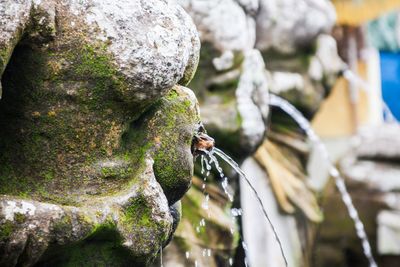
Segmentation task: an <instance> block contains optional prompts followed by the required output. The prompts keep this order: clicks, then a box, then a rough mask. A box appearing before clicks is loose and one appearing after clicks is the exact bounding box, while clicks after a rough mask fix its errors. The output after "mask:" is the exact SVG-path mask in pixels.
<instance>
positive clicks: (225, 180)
mask: <svg viewBox="0 0 400 267" xmlns="http://www.w3.org/2000/svg"><path fill="white" fill-rule="evenodd" d="M214 154H215V155H217V156H219V157H220V158H221V159H222V160H224V161H225V162H226V163H227V164H229V166H231V167H232V168H233V169H234V170H235V171H236V172H237V173H238V174H239V176H240V177H241V178H242V179H244V180H245V181H246V183H247V184H248V186H249V187H250V188H251V190H252V191H253V193H254V196H255V197H256V199H257V201H258V203H259V207H260V209H261V210H262V212H263V215H264V218H265V219H266V221H267V222H268V224H269V225H270V227H271V229H272V232H273V233H274V237H275V240H276V242H277V243H278V245H279V249H280V251H281V254H282V258H283V260H284V261H285V266H288V262H287V258H286V256H285V253H284V251H283V247H282V243H281V241H280V239H279V236H278V233H277V231H276V229H275V227H274V225H273V223H272V221H271V219H270V217H269V216H268V213H267V211H266V209H265V207H264V205H263V203H262V200H261V198H260V196H259V195H258V193H257V190H256V189H255V188H254V186H253V184H252V183H251V181H250V180H249V178H248V177H247V176H246V174H245V173H244V172H243V171H242V170H241V169H240V167H239V165H238V164H237V163H236V162H235V161H234V160H233V159H232V158H231V157H229V156H228V155H226V154H225V153H224V152H223V151H222V150H220V149H218V148H216V147H215V148H213V150H212V151H211V152H210V153H208V154H207V155H208V157H209V158H210V161H209V163H208V165H210V164H211V163H214V166H215V168H216V169H217V171H218V172H219V174H220V177H221V178H222V182H221V185H222V188H223V189H224V192H225V194H226V195H227V196H228V198H229V200H230V201H231V202H232V201H233V196H232V194H231V193H230V192H229V189H228V178H227V177H226V176H225V175H224V173H223V170H222V168H221V167H220V165H219V162H218V159H217V158H216V156H215V155H214ZM202 160H204V157H203V158H202ZM204 161H205V162H207V160H204ZM234 213H235V211H234ZM236 214H237V215H238V216H240V215H241V212H239V213H236ZM246 247H247V246H246V243H244V242H243V249H244V251H245V252H246ZM245 264H246V266H247V265H248V261H247V258H245Z"/></svg>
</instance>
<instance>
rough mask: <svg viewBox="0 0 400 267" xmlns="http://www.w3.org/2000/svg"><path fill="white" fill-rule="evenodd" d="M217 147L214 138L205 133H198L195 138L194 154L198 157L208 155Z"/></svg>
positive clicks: (193, 144)
mask: <svg viewBox="0 0 400 267" xmlns="http://www.w3.org/2000/svg"><path fill="white" fill-rule="evenodd" d="M214 146H215V141H214V139H213V138H212V137H210V136H208V135H207V134H205V133H198V134H196V135H195V136H194V137H193V143H192V153H193V154H194V155H195V156H196V155H200V154H203V155H205V154H208V153H209V152H210V151H211V150H212V149H213V148H214Z"/></svg>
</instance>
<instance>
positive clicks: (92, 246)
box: [0, 0, 200, 266]
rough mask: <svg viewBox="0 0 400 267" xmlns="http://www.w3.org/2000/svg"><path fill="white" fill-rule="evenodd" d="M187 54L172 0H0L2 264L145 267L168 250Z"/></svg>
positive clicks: (191, 38)
mask: <svg viewBox="0 0 400 267" xmlns="http://www.w3.org/2000/svg"><path fill="white" fill-rule="evenodd" d="M199 48H200V42H199V38H198V35H197V31H196V28H195V26H194V25H193V23H192V20H191V18H190V17H189V16H188V15H187V14H186V13H185V11H184V10H183V9H182V8H181V7H180V6H178V5H177V4H176V3H175V1H162V0H146V1H129V0H122V1H118V3H115V2H112V1H106V0H84V1H75V0H42V1H40V0H18V1H15V0H0V75H1V78H2V79H1V84H2V99H1V101H0V128H1V130H0V193H1V194H2V195H1V196H0V265H1V266H15V265H23V266H30V265H34V264H36V263H38V264H47V265H51V266H57V265H59V264H61V263H63V264H64V263H68V264H72V265H74V264H75V265H85V263H88V262H89V263H90V264H100V265H101V264H105V265H109V264H111V263H112V264H113V265H114V266H115V265H122V266H123V265H126V264H130V265H131V264H134V263H135V264H138V265H141V264H143V265H146V264H148V262H149V261H151V260H152V258H154V256H155V255H156V254H157V251H158V250H159V249H160V248H161V247H162V246H164V245H166V243H167V242H168V241H169V240H170V237H171V235H172V233H173V231H174V230H175V229H174V228H176V223H177V221H178V220H179V216H180V215H179V212H177V209H176V207H175V206H174V205H176V204H175V203H177V201H179V199H180V198H181V197H182V196H183V194H184V193H185V192H186V191H187V189H188V188H189V186H190V183H191V177H192V174H193V156H192V152H191V143H192V139H193V136H194V135H195V134H196V132H197V131H198V128H199V125H198V123H199V120H200V119H199V112H198V106H197V100H196V97H195V96H194V94H193V93H192V92H191V91H190V90H189V89H187V88H185V87H183V86H180V85H178V84H182V85H184V84H186V83H188V82H189V81H190V79H191V77H192V76H193V74H194V72H195V69H196V67H197V61H198V53H199ZM170 207H171V208H170Z"/></svg>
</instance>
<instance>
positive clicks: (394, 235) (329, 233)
mask: <svg viewBox="0 0 400 267" xmlns="http://www.w3.org/2000/svg"><path fill="white" fill-rule="evenodd" d="M399 134H400V127H399V126H398V125H397V124H385V125H381V126H380V127H376V128H374V129H372V128H368V129H363V132H361V133H360V134H359V135H358V136H357V137H358V142H356V143H355V144H356V145H355V146H354V148H353V149H352V150H351V151H350V152H349V153H348V154H347V155H346V156H345V157H344V158H343V159H341V160H340V162H339V167H340V170H341V172H342V173H343V175H344V176H345V177H346V184H347V186H348V189H349V192H350V194H351V196H352V199H353V201H354V203H355V204H354V205H355V206H356V207H357V210H358V212H359V214H360V218H361V220H362V221H363V222H364V223H365V225H364V226H365V229H366V232H367V235H368V238H369V240H370V241H371V244H372V251H373V253H374V255H375V256H376V260H377V263H378V265H379V266H395V265H396V264H397V262H399V258H400V250H399V246H398V244H399V242H400V239H399V228H398V216H399V215H398V214H399V211H400V194H399V190H400V183H399V175H400V164H399V150H398V147H399V144H400V142H399V138H398V136H399ZM330 191H331V192H330V193H328V194H327V196H326V199H325V201H324V203H323V206H324V210H325V214H326V218H325V220H324V222H323V224H322V225H321V229H320V231H319V232H320V238H318V243H317V244H316V248H317V249H318V250H319V251H320V252H318V251H317V253H316V263H317V264H318V265H319V266H330V265H335V266H343V265H345V264H346V263H347V262H354V258H362V255H363V254H362V251H361V247H360V245H359V244H358V242H357V241H358V240H357V236H356V232H355V230H354V226H353V224H352V222H351V220H350V218H349V217H348V215H347V214H346V211H345V210H344V209H341V208H340V209H338V207H342V205H343V204H341V199H340V196H339V195H338V193H337V192H334V190H330ZM328 192H329V191H328ZM394 222H397V225H396V224H394ZM338 244H340V245H338ZM319 255H324V256H319ZM353 265H354V266H364V265H365V262H356V263H353Z"/></svg>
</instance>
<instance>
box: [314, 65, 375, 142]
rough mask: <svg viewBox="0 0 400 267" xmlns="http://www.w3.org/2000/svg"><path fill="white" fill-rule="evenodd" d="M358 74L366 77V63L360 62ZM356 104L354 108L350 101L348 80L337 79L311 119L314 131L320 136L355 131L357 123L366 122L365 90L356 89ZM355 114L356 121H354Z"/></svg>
mask: <svg viewBox="0 0 400 267" xmlns="http://www.w3.org/2000/svg"><path fill="white" fill-rule="evenodd" d="M358 72H359V73H358V74H359V75H360V76H361V77H363V78H365V77H366V64H363V63H360V64H359V68H358ZM358 93H359V94H358V104H357V105H356V108H355V113H354V111H353V110H354V109H353V108H352V104H351V102H350V93H349V85H348V82H347V81H346V80H345V79H344V78H340V79H338V81H337V82H336V85H335V86H334V88H333V89H332V92H331V94H330V95H329V97H328V98H327V99H326V100H325V101H324V102H323V104H322V105H321V107H320V109H319V111H318V113H317V114H316V116H315V117H314V119H313V121H312V126H313V128H314V129H315V131H316V133H317V134H318V135H320V136H322V137H343V136H349V135H352V134H354V133H355V132H356V130H357V125H358V126H362V125H364V124H365V123H367V122H368V118H369V114H368V113H369V109H368V107H369V102H368V101H369V100H368V95H367V93H366V92H365V91H363V90H359V91H358ZM355 114H356V115H357V121H355Z"/></svg>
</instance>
